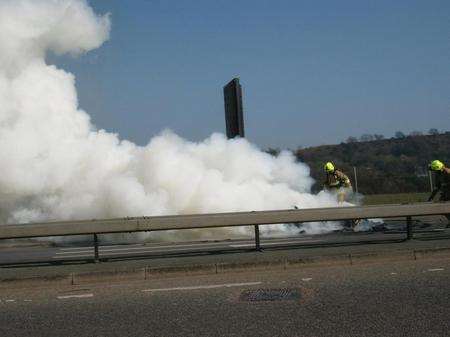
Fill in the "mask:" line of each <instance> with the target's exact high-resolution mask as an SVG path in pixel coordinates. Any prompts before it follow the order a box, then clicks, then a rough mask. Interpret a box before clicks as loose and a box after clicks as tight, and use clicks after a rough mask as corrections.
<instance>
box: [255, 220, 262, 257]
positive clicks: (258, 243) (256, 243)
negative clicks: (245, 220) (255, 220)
mask: <svg viewBox="0 0 450 337" xmlns="http://www.w3.org/2000/svg"><path fill="white" fill-rule="evenodd" d="M255 249H256V250H258V251H260V250H261V245H260V242H259V225H255Z"/></svg>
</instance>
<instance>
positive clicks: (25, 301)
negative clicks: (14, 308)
mask: <svg viewBox="0 0 450 337" xmlns="http://www.w3.org/2000/svg"><path fill="white" fill-rule="evenodd" d="M23 301H24V302H32V301H31V300H23Z"/></svg>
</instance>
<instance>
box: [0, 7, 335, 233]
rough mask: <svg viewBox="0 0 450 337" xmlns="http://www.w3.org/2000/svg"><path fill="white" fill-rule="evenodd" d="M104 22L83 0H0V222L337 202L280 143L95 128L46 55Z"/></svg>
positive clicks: (67, 47) (99, 32) (83, 45)
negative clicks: (136, 138)
mask: <svg viewBox="0 0 450 337" xmlns="http://www.w3.org/2000/svg"><path fill="white" fill-rule="evenodd" d="M109 31H110V19H109V16H108V15H103V16H98V15H96V14H95V13H94V12H93V10H92V9H91V8H90V7H89V5H88V3H87V2H86V1H84V0H0V170H1V174H0V223H21V222H31V221H44V220H49V219H89V218H104V217H121V216H140V215H163V214H187V213H205V212H225V211H250V210H269V209H286V208H292V207H293V206H294V205H296V206H297V207H299V208H309V207H319V206H335V205H336V203H335V200H334V198H332V197H331V196H329V195H327V194H325V193H322V194H319V195H318V196H313V195H312V194H310V193H309V191H310V188H311V185H312V183H313V181H312V179H311V178H310V176H309V168H308V167H307V166H306V165H304V164H299V163H296V162H295V158H294V157H293V156H292V154H290V153H288V152H284V153H282V154H281V155H280V156H279V157H278V158H274V157H272V156H270V155H268V154H266V153H264V152H262V151H260V150H259V149H258V148H257V147H255V146H254V145H252V144H250V143H249V142H248V141H247V140H245V139H235V140H227V139H226V138H225V137H224V136H223V135H221V134H213V135H212V136H210V137H209V138H208V139H206V140H205V141H203V142H200V143H193V142H189V141H186V140H184V139H182V138H180V137H178V136H177V135H175V134H174V133H172V132H170V131H163V132H162V133H161V134H159V135H158V136H156V137H154V138H153V139H151V140H150V142H149V143H148V145H147V146H145V147H141V146H137V145H135V144H133V143H131V142H129V141H125V140H120V139H119V138H118V136H117V135H115V134H111V133H108V132H106V131H104V130H96V129H95V127H94V126H93V125H92V124H91V122H90V118H89V115H88V114H87V113H86V112H84V111H83V110H81V109H80V108H79V107H78V99H77V93H76V90H75V85H74V81H75V78H74V76H73V75H72V74H70V73H68V72H66V71H64V70H61V69H58V68H56V67H55V66H54V65H48V64H46V62H45V55H46V53H47V52H49V51H52V52H54V53H57V54H63V53H71V54H80V53H84V52H88V51H89V50H92V49H94V48H97V47H99V46H100V45H101V44H102V43H103V42H105V41H106V40H107V39H108V37H109ZM274 228H275V227H273V228H270V227H267V229H266V230H268V231H271V230H274ZM276 228H280V227H276ZM285 228H287V227H285ZM227 231H231V229H230V230H227ZM234 231H240V230H239V229H234ZM202 233H203V234H202V235H204V236H207V235H208V232H207V231H203V232H202Z"/></svg>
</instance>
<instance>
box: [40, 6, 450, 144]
mask: <svg viewBox="0 0 450 337" xmlns="http://www.w3.org/2000/svg"><path fill="white" fill-rule="evenodd" d="M89 3H90V5H91V6H92V7H93V8H94V9H95V11H96V12H97V13H99V14H103V13H107V12H109V13H110V15H111V19H112V30H111V38H110V40H109V41H108V42H107V43H106V44H105V45H103V46H102V47H101V48H99V49H97V50H95V51H92V52H90V53H88V54H86V55H83V56H81V57H77V58H74V57H70V56H63V57H56V56H54V55H50V56H49V57H48V62H49V63H56V64H57V65H58V66H59V67H63V68H65V69H66V70H69V71H71V72H73V73H74V74H75V75H76V78H77V82H76V85H77V89H78V93H79V104H80V107H81V108H82V109H84V110H86V111H87V112H88V113H89V114H90V115H91V117H92V121H93V123H94V124H95V125H96V126H97V128H99V129H106V130H108V131H112V132H116V133H118V134H120V136H121V138H123V139H128V140H131V141H134V142H136V143H138V144H141V145H145V144H146V143H147V142H148V141H149V139H150V138H151V137H152V136H154V135H156V134H158V133H159V132H161V131H162V130H164V129H166V128H168V129H171V130H173V131H175V132H176V133H177V134H179V135H181V136H182V137H184V138H187V139H189V140H193V141H200V140H203V139H204V138H206V137H208V136H209V135H210V134H211V133H213V132H222V133H224V132H225V120H224V103H223V91H222V88H223V86H224V85H225V84H226V83H227V82H228V81H229V80H231V79H232V78H233V77H239V78H240V82H241V84H242V86H243V103H244V116H245V117H244V119H245V132H246V137H247V138H248V139H249V140H250V141H251V142H253V143H256V144H257V145H258V146H260V147H261V148H268V147H272V148H290V149H295V148H298V147H306V146H315V145H323V144H336V143H340V142H342V141H345V139H347V137H349V136H357V137H358V136H360V135H362V134H365V133H371V134H373V133H377V134H384V135H385V136H387V137H391V136H393V134H394V133H395V132H396V131H397V130H401V131H403V132H404V133H409V132H411V131H413V130H420V131H424V132H426V131H427V130H428V129H430V128H437V129H439V130H441V131H444V130H450V93H449V88H450V67H449V61H450V20H449V17H450V2H449V1H448V0H428V1H423V0H421V1H416V0H396V1H392V0H390V1H386V0H378V1H361V0H348V1H325V0H319V1H299V0H297V1H283V0H279V1H265V0H257V1H256V0H248V1H230V0H227V1H222V0H214V1H211V0H196V1H187V0H186V1H181V0H179V1H177V0H173V1H164V0H133V1H123V0H108V1H107V0H90V1H89Z"/></svg>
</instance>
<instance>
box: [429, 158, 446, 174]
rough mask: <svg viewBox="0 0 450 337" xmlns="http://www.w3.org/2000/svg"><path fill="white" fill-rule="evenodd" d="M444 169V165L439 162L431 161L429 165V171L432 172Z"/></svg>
mask: <svg viewBox="0 0 450 337" xmlns="http://www.w3.org/2000/svg"><path fill="white" fill-rule="evenodd" d="M443 168H444V163H443V162H441V161H440V160H433V161H432V162H431V164H430V170H432V171H442V169H443Z"/></svg>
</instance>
